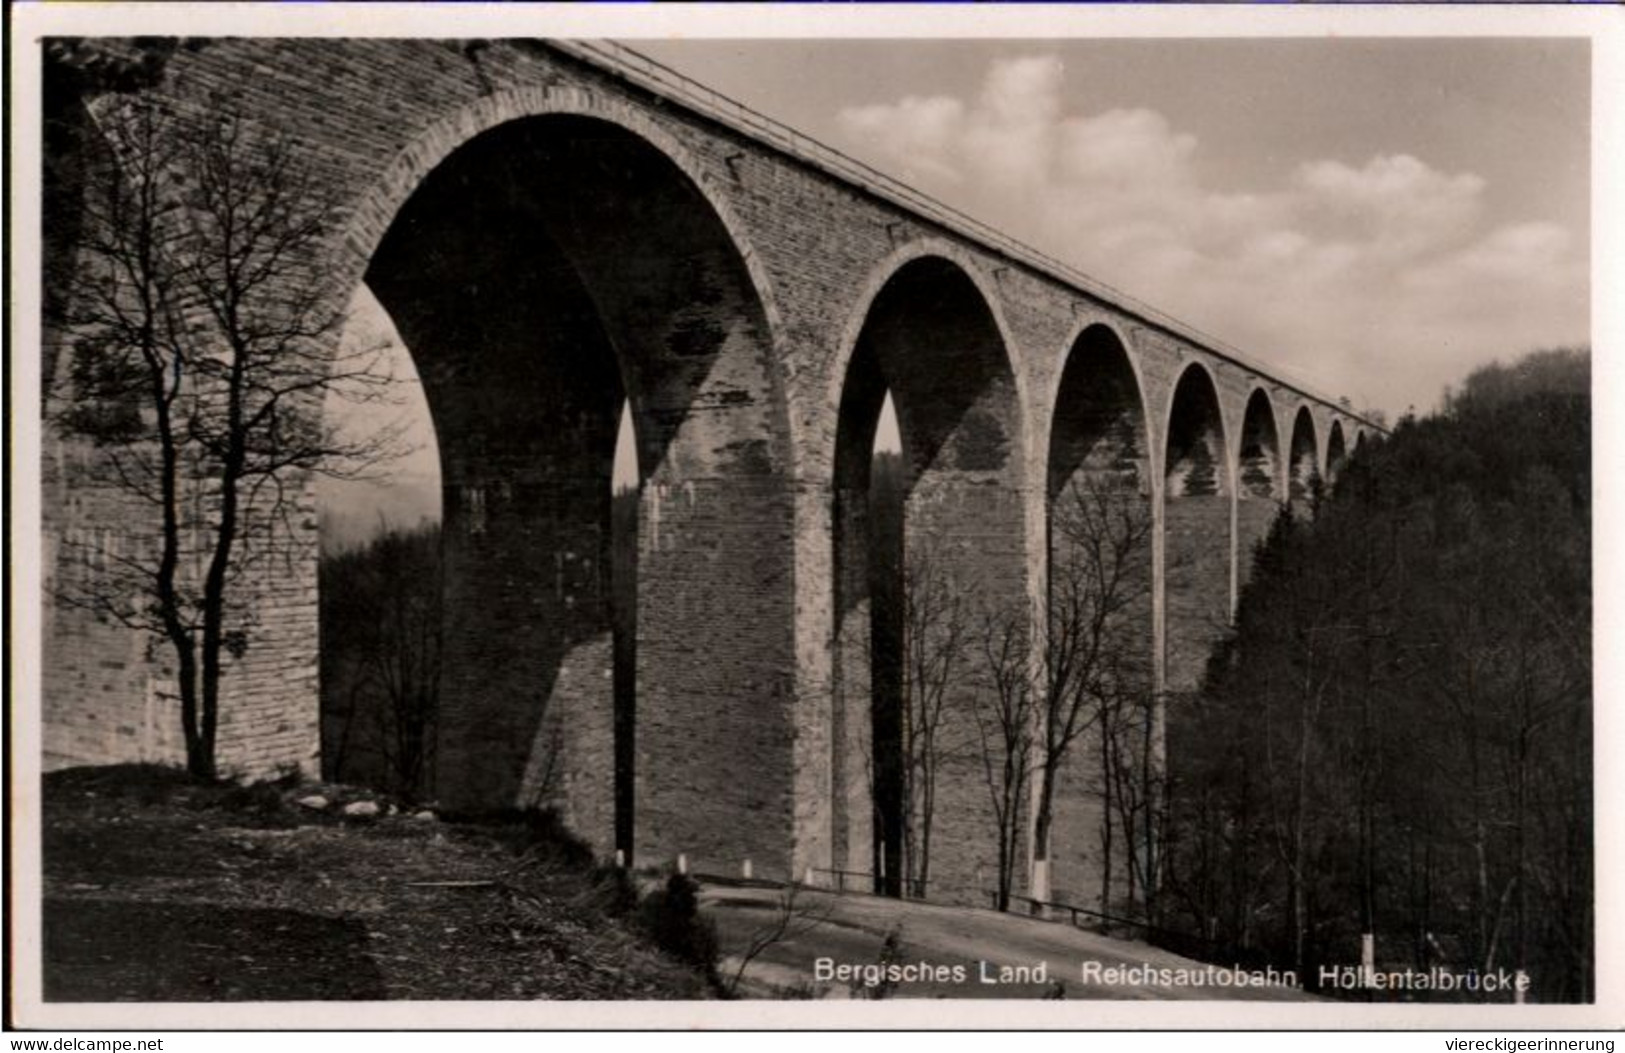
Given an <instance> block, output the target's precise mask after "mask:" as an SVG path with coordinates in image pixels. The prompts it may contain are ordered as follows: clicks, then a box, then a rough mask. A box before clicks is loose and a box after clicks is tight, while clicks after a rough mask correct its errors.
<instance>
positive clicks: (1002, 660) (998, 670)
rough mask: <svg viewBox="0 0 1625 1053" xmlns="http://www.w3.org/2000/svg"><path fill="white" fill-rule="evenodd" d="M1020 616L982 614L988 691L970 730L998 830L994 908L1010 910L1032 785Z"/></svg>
mask: <svg viewBox="0 0 1625 1053" xmlns="http://www.w3.org/2000/svg"><path fill="white" fill-rule="evenodd" d="M1027 625H1028V620H1027V618H1026V617H1025V612H1024V611H1020V610H1017V611H1009V610H1002V611H988V612H985V613H984V615H983V618H982V661H983V668H984V671H985V674H986V676H987V680H988V684H987V688H988V690H986V691H984V692H982V693H981V694H980V696H979V698H978V705H977V710H976V729H977V732H978V734H979V735H980V737H981V744H982V749H981V757H982V772H983V776H984V778H985V779H986V782H987V790H988V796H989V798H990V799H991V801H992V805H993V819H994V823H995V825H996V827H997V829H998V890H997V901H996V906H997V907H998V909H999V910H1009V909H1010V896H1011V894H1012V893H1013V892H1014V891H1015V878H1016V862H1017V857H1018V854H1019V850H1020V847H1021V837H1020V830H1021V828H1020V825H1019V824H1020V822H1021V816H1022V802H1023V801H1024V800H1026V797H1027V792H1028V787H1029V785H1030V784H1031V782H1032V778H1031V775H1032V772H1031V766H1032V750H1033V727H1034V712H1033V711H1034V697H1033V696H1034V693H1035V692H1034V690H1033V689H1034V684H1033V676H1032V635H1031V633H1030V632H1029V631H1028V629H1027Z"/></svg>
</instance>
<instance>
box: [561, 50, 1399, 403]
mask: <svg viewBox="0 0 1625 1053" xmlns="http://www.w3.org/2000/svg"><path fill="white" fill-rule="evenodd" d="M541 43H543V44H545V46H547V47H550V48H553V49H554V50H556V51H561V52H563V53H565V54H566V55H570V56H571V57H573V58H576V59H579V60H581V61H583V62H586V63H588V64H590V65H592V66H595V67H597V68H600V69H603V70H606V71H607V72H609V73H611V74H613V75H616V76H619V77H621V78H623V79H626V80H629V81H631V82H633V83H634V84H637V85H638V86H640V87H642V88H644V89H645V90H647V91H652V92H654V93H655V94H657V95H662V96H665V97H667V98H670V99H673V100H674V101H677V102H680V103H682V104H683V105H684V106H687V107H688V108H690V109H693V110H696V111H698V112H699V113H702V114H704V115H705V116H707V117H710V118H712V119H713V120H717V121H719V122H721V123H723V124H724V125H727V126H729V127H732V128H733V129H734V130H735V131H738V132H743V133H745V134H747V135H749V136H751V137H752V138H754V139H757V140H759V141H762V142H765V143H767V144H768V145H770V146H772V147H774V148H776V149H778V150H780V151H783V152H784V153H787V154H789V155H790V156H792V157H794V158H796V159H798V160H800V161H803V162H805V163H807V164H810V165H813V166H814V167H816V168H819V169H822V170H824V171H825V172H827V173H829V174H831V175H834V176H836V177H837V178H839V179H842V180H844V181H846V182H849V183H854V184H856V185H857V186H859V187H861V188H863V189H865V190H867V191H869V192H871V193H873V194H876V195H878V196H880V197H883V198H886V199H888V200H890V201H891V202H892V203H893V204H896V205H901V206H902V207H904V208H905V209H907V210H909V211H912V212H914V213H917V214H919V215H922V216H925V217H927V218H929V219H931V220H933V221H935V222H936V223H938V224H940V225H942V226H943V227H946V228H947V229H949V230H951V231H954V232H955V233H958V234H961V235H963V236H965V237H968V238H970V239H971V240H973V241H977V242H980V243H981V244H982V245H984V246H986V247H987V248H989V249H992V250H994V251H996V252H998V253H999V254H1001V255H1003V256H1005V257H1006V258H1008V259H1011V260H1013V261H1015V262H1019V263H1022V264H1025V265H1026V266H1028V267H1031V268H1033V269H1035V270H1037V271H1039V272H1040V273H1044V274H1047V275H1049V276H1050V277H1052V278H1055V279H1058V280H1059V281H1061V282H1062V283H1063V284H1066V285H1070V286H1072V287H1073V288H1074V289H1076V290H1077V291H1079V292H1082V293H1084V294H1085V295H1088V296H1091V297H1093V298H1095V299H1097V300H1102V301H1106V302H1108V303H1110V304H1112V305H1114V306H1117V307H1121V308H1123V309H1125V310H1127V311H1128V312H1129V313H1130V314H1133V315H1137V316H1138V317H1139V318H1140V319H1141V320H1142V321H1145V322H1149V323H1151V324H1152V325H1155V326H1157V327H1159V328H1161V329H1164V330H1167V331H1168V332H1171V333H1174V334H1177V335H1179V336H1182V337H1184V338H1185V339H1187V340H1190V341H1191V342H1192V343H1195V344H1197V345H1198V346H1200V347H1202V348H1205V349H1206V350H1208V351H1210V352H1212V353H1214V354H1216V355H1219V356H1220V357H1221V358H1226V359H1229V360H1230V361H1232V362H1234V363H1235V364H1236V365H1239V366H1241V367H1243V368H1245V369H1248V370H1251V371H1252V372H1254V373H1257V374H1259V375H1260V376H1263V377H1267V378H1270V379H1272V380H1279V381H1281V382H1283V383H1286V384H1288V385H1289V386H1291V387H1293V388H1295V389H1297V390H1298V392H1299V393H1301V394H1303V395H1306V396H1308V397H1310V398H1313V399H1316V400H1317V401H1320V402H1322V403H1324V404H1326V405H1327V406H1331V407H1334V408H1336V409H1338V410H1339V412H1342V413H1346V414H1348V415H1349V416H1351V417H1354V418H1355V419H1358V420H1361V421H1363V422H1364V423H1366V424H1368V425H1371V426H1373V427H1375V425H1374V424H1373V423H1372V422H1371V421H1368V420H1365V418H1364V417H1363V416H1362V415H1361V414H1359V413H1357V412H1355V411H1353V410H1350V409H1349V408H1347V407H1346V406H1344V405H1343V404H1342V403H1341V402H1340V401H1339V400H1337V399H1335V398H1332V397H1331V396H1329V395H1327V394H1326V393H1325V392H1322V391H1320V390H1318V389H1317V388H1316V387H1315V386H1314V385H1313V384H1311V383H1310V382H1308V381H1305V380H1303V379H1300V377H1299V376H1296V375H1293V374H1295V372H1296V371H1294V370H1292V369H1290V368H1283V367H1280V366H1266V365H1264V364H1263V363H1262V362H1259V361H1258V360H1257V359H1255V358H1253V357H1252V356H1251V355H1249V354H1247V353H1246V352H1244V351H1242V350H1241V349H1240V348H1238V347H1235V346H1234V345H1232V344H1229V343H1226V342H1225V341H1223V340H1220V339H1219V338H1218V337H1215V336H1212V335H1210V334H1207V333H1204V332H1202V331H1201V330H1200V329H1197V328H1196V327H1195V326H1192V325H1190V324H1189V323H1186V322H1182V321H1180V320H1179V319H1177V318H1174V317H1173V316H1172V315H1168V314H1165V313H1164V312H1162V311H1160V310H1158V309H1157V308H1155V307H1153V306H1151V305H1150V304H1148V303H1146V302H1145V301H1143V300H1140V299H1138V298H1137V297H1134V296H1131V295H1129V294H1128V293H1125V292H1123V291H1122V290H1121V289H1118V288H1116V287H1114V286H1112V285H1109V284H1107V283H1106V282H1103V281H1101V280H1099V279H1098V278H1095V277H1093V276H1092V275H1089V274H1085V273H1084V272H1083V271H1081V270H1079V269H1078V268H1076V267H1074V266H1072V265H1071V264H1068V263H1063V262H1061V261H1060V260H1057V259H1055V258H1054V257H1053V256H1050V255H1047V254H1046V253H1043V252H1040V251H1039V250H1038V249H1035V248H1033V247H1032V246H1030V245H1027V244H1025V243H1023V242H1021V241H1018V240H1016V239H1015V238H1012V237H1011V236H1010V235H1008V234H1006V233H1004V232H1003V231H1000V230H999V229H997V228H996V227H993V226H990V225H988V224H987V223H984V222H982V221H981V220H979V219H977V218H976V217H974V216H971V215H968V214H967V213H964V212H961V211H960V210H959V209H957V208H954V207H953V206H952V205H948V204H945V203H944V202H941V201H938V200H937V199H936V198H934V197H931V196H930V195H928V194H925V193H922V192H921V191H919V190H916V189H914V188H913V187H911V186H909V185H908V184H906V183H903V182H901V181H899V180H897V179H894V178H893V177H891V176H889V175H887V174H885V173H884V172H881V171H879V170H878V169H875V168H872V167H870V166H869V165H867V164H865V163H863V162H862V161H859V160H857V159H856V158H853V157H851V156H849V155H847V154H844V153H842V152H841V151H839V150H837V149H835V148H834V147H832V146H829V145H827V144H825V143H823V142H820V141H819V140H817V139H814V138H812V137H811V136H808V135H805V134H803V133H801V132H798V131H796V130H795V129H794V128H791V127H789V126H788V125H786V124H782V123H780V122H779V121H776V120H774V119H773V118H771V117H769V116H767V115H766V114H764V113H761V112H759V111H757V110H753V109H751V108H750V107H749V106H746V105H745V104H744V103H742V102H739V101H738V100H737V99H732V98H730V97H728V96H726V95H724V94H722V93H721V92H719V91H717V90H716V89H714V88H710V87H707V86H706V85H704V84H701V83H700V82H699V81H696V80H694V79H692V78H690V77H688V76H685V75H684V74H682V73H679V72H677V71H676V70H674V69H672V68H671V67H670V66H667V65H665V64H664V63H661V62H659V61H658V60H656V59H653V58H650V57H649V56H648V55H645V54H643V53H642V52H640V51H637V50H635V49H633V48H630V47H627V46H626V45H625V44H621V43H617V42H615V41H611V40H566V39H556V38H555V39H548V40H546V41H543V42H541Z"/></svg>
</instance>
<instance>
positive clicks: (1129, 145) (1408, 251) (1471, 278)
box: [839, 57, 1588, 410]
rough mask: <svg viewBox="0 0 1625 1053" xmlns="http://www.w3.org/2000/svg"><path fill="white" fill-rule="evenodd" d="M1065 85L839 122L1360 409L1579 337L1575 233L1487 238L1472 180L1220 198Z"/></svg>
mask: <svg viewBox="0 0 1625 1053" xmlns="http://www.w3.org/2000/svg"><path fill="white" fill-rule="evenodd" d="M1062 74H1063V71H1062V68H1061V64H1060V63H1059V62H1058V61H1057V60H1055V59H1053V58H1049V57H1027V58H1019V59H1014V60H1006V61H1000V62H996V63H994V64H993V66H992V67H991V69H990V70H989V71H988V73H987V76H986V79H985V81H984V83H983V86H982V90H981V92H980V93H979V94H978V95H977V97H976V98H974V99H971V100H960V99H955V98H951V97H946V96H938V97H934V98H929V99H920V98H905V99H902V100H900V101H898V102H895V103H881V104H877V105H871V106H864V107H861V108H855V109H849V110H846V111H843V112H842V113H841V114H840V115H839V122H840V126H841V128H842V130H843V132H844V133H845V134H846V135H847V136H848V138H849V139H850V140H851V141H852V143H853V144H854V148H855V149H856V150H857V151H858V152H860V153H863V154H866V155H867V156H868V157H870V158H871V159H872V160H873V161H874V162H875V163H877V164H878V165H879V166H881V167H883V168H887V169H890V170H892V171H894V172H897V173H899V174H901V175H902V176H903V177H904V178H907V179H910V180H912V181H914V182H916V183H917V184H918V185H920V186H921V188H922V189H924V190H926V191H928V192H932V193H936V194H938V195H939V196H942V197H944V198H946V199H947V200H948V201H949V202H950V203H952V204H955V205H958V206H960V207H962V208H965V209H966V210H967V211H970V212H971V213H972V214H975V215H978V216H980V217H982V218H984V219H986V220H988V221H990V222H992V223H994V224H996V225H998V226H1000V227H1001V228H1003V229H1005V230H1007V231H1008V232H1010V233H1011V234H1013V235H1015V236H1016V237H1019V238H1022V239H1023V240H1026V241H1028V242H1030V243H1032V244H1034V245H1035V246H1036V247H1038V248H1040V249H1042V250H1044V251H1046V252H1049V253H1051V254H1052V255H1055V256H1057V257H1058V258H1061V259H1064V260H1066V261H1068V262H1070V263H1073V264H1075V265H1077V266H1078V267H1080V268H1081V269H1083V270H1085V271H1087V272H1089V273H1091V274H1094V275H1096V276H1097V277H1098V278H1100V279H1102V280H1104V281H1107V282H1110V283H1112V284H1114V285H1117V286H1119V287H1120V288H1123V289H1124V290H1125V291H1128V292H1130V293H1132V294H1134V295H1136V296H1138V297H1140V298H1142V299H1144V300H1146V301H1148V302H1150V303H1153V304H1155V305H1157V306H1158V307H1160V308H1162V309H1164V310H1167V311H1168V312H1170V313H1172V314H1174V315H1175V316H1177V317H1180V318H1183V319H1184V320H1186V321H1188V322H1190V323H1192V324H1194V325H1196V326H1198V327H1200V328H1202V329H1204V330H1206V331H1208V332H1211V333H1214V334H1215V335H1217V336H1219V337H1221V338H1224V339H1227V340H1229V341H1231V342H1232V343H1235V344H1237V345H1238V346H1241V347H1243V348H1244V349H1246V350H1248V351H1249V352H1252V353H1253V354H1255V355H1257V356H1258V357H1260V358H1263V359H1265V360H1266V361H1269V362H1272V363H1275V364H1277V365H1279V366H1282V367H1284V368H1285V369H1286V370H1288V371H1293V372H1295V373H1296V374H1297V375H1299V376H1303V377H1305V378H1306V379H1310V380H1311V381H1313V382H1314V383H1316V384H1318V385H1320V386H1322V387H1324V388H1328V389H1332V390H1335V391H1337V392H1339V393H1342V392H1348V393H1350V394H1351V395H1352V396H1353V397H1354V398H1355V399H1356V400H1357V401H1360V400H1364V401H1366V402H1368V403H1370V404H1373V405H1377V406H1381V407H1383V408H1387V409H1390V410H1395V409H1402V408H1403V407H1404V406H1406V405H1407V404H1411V403H1415V404H1418V405H1421V406H1427V405H1431V404H1432V403H1433V401H1434V399H1435V397H1436V395H1437V393H1438V391H1439V389H1440V387H1441V386H1442V385H1443V384H1445V383H1448V382H1450V381H1452V380H1455V379H1458V378H1459V377H1460V376H1461V375H1463V374H1465V372H1466V371H1467V370H1468V369H1469V368H1470V367H1471V365H1473V364H1475V363H1477V362H1479V361H1484V360H1487V359H1490V358H1494V357H1498V356H1506V355H1510V354H1516V353H1518V352H1520V351H1523V350H1528V349H1530V348H1532V347H1535V346H1540V345H1547V344H1552V343H1556V342H1561V341H1572V340H1575V339H1579V338H1583V336H1584V333H1585V325H1586V311H1587V306H1586V305H1587V295H1588V293H1587V284H1586V281H1587V279H1586V271H1585V268H1584V265H1583V262H1582V261H1579V260H1576V259H1575V258H1574V255H1575V250H1574V246H1573V239H1572V237H1571V236H1570V234H1569V232H1567V231H1566V230H1564V229H1563V228H1560V227H1557V226H1555V225H1552V224H1549V223H1538V222H1524V223H1516V224H1511V225H1505V226H1501V227H1494V228H1492V227H1490V226H1489V224H1488V223H1487V222H1486V219H1485V216H1486V212H1487V206H1486V181H1485V179H1484V178H1483V177H1482V176H1480V175H1477V174H1474V173H1466V172H1463V173H1448V172H1443V171H1439V170H1438V169H1436V168H1434V167H1432V166H1430V165H1429V164H1428V163H1427V162H1426V160H1425V159H1422V158H1418V157H1415V156H1412V155H1410V154H1407V153H1399V152H1395V153H1392V154H1388V155H1379V156H1375V157H1371V158H1368V159H1365V160H1364V161H1363V162H1361V163H1357V164H1350V163H1348V162H1347V161H1345V160H1340V159H1310V160H1304V161H1302V162H1300V163H1297V164H1295V165H1293V166H1291V167H1289V168H1286V169H1285V170H1283V171H1282V172H1281V173H1280V174H1279V176H1278V177H1277V179H1276V181H1275V182H1274V183H1273V184H1271V185H1266V186H1258V187H1253V188H1249V189H1247V190H1245V191H1241V192H1237V191H1220V190H1217V189H1215V188H1212V187H1210V186H1207V185H1204V182H1203V180H1202V178H1201V175H1200V168H1199V161H1200V155H1201V150H1202V144H1201V142H1200V140H1199V138H1198V136H1197V135H1196V134H1194V133H1192V132H1190V131H1186V130H1182V129H1178V128H1175V127H1173V126H1172V125H1171V123H1170V122H1169V121H1168V119H1167V118H1166V117H1165V116H1164V115H1162V114H1160V113H1157V112H1155V111H1153V110H1148V109H1111V110H1106V111H1103V112H1099V113H1068V112H1066V111H1065V109H1064V108H1063V106H1062V87H1063V78H1062Z"/></svg>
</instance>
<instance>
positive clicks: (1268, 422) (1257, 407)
mask: <svg viewBox="0 0 1625 1053" xmlns="http://www.w3.org/2000/svg"><path fill="white" fill-rule="evenodd" d="M1237 458H1238V459H1237V464H1236V586H1237V589H1238V591H1239V589H1240V588H1241V586H1243V585H1245V584H1246V583H1247V579H1248V577H1249V576H1251V574H1252V570H1253V550H1254V548H1255V547H1256V546H1257V545H1258V543H1259V542H1260V541H1262V540H1263V538H1264V536H1265V535H1266V534H1268V533H1269V530H1270V524H1271V523H1272V522H1273V521H1274V519H1275V516H1276V513H1277V512H1278V511H1279V510H1280V508H1281V503H1282V497H1283V495H1282V492H1281V491H1282V474H1283V468H1284V465H1283V464H1282V460H1281V445H1280V439H1279V437H1278V436H1277V433H1276V429H1275V410H1274V408H1273V407H1272V406H1271V405H1270V399H1269V396H1268V395H1267V394H1265V392H1264V389H1263V388H1258V389H1256V390H1254V391H1253V393H1252V395H1250V396H1249V397H1248V399H1247V411H1246V413H1245V415H1244V416H1243V418H1242V425H1241V446H1240V448H1239V450H1238V453H1237Z"/></svg>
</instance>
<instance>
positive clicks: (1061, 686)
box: [1033, 473, 1151, 897]
mask: <svg viewBox="0 0 1625 1053" xmlns="http://www.w3.org/2000/svg"><path fill="white" fill-rule="evenodd" d="M1150 536H1151V519H1150V516H1149V515H1147V514H1146V509H1145V502H1144V500H1143V499H1142V498H1141V496H1140V494H1139V492H1138V489H1137V487H1136V486H1135V484H1134V482H1133V480H1132V478H1125V477H1122V476H1120V475H1118V474H1115V473H1112V474H1096V473H1090V474H1087V475H1084V476H1082V477H1081V478H1079V479H1077V480H1075V481H1074V482H1072V483H1071V484H1069V485H1068V486H1066V487H1065V488H1063V489H1062V491H1061V493H1060V494H1059V495H1057V497H1056V499H1055V503H1054V506H1053V508H1052V511H1051V537H1050V546H1051V558H1050V580H1049V604H1048V611H1047V613H1048V617H1047V619H1044V620H1042V622H1041V624H1040V626H1039V633H1040V636H1039V646H1038V648H1037V652H1038V665H1039V669H1038V677H1039V680H1040V682H1039V698H1038V703H1037V711H1038V712H1037V723H1038V731H1037V749H1036V753H1037V771H1036V775H1037V780H1038V783H1037V793H1036V800H1035V802H1034V814H1033V859H1034V863H1035V871H1037V872H1039V873H1040V874H1042V875H1043V877H1041V878H1040V879H1039V881H1038V882H1037V884H1038V885H1039V886H1040V887H1039V888H1038V890H1037V891H1038V892H1039V894H1040V897H1042V896H1043V895H1044V894H1046V893H1047V891H1048V890H1047V887H1044V886H1047V875H1048V868H1049V849H1050V837H1051V832H1052V829H1051V828H1052V826H1053V824H1054V815H1055V792H1056V787H1057V785H1058V782H1059V777H1060V773H1061V771H1062V768H1063V766H1064V765H1065V763H1066V760H1067V758H1068V756H1069V755H1070V754H1071V752H1072V748H1073V746H1074V745H1075V744H1076V743H1077V742H1078V740H1079V739H1080V738H1081V737H1083V735H1084V734H1085V733H1087V732H1088V731H1089V730H1090V729H1091V728H1095V729H1099V728H1100V726H1101V724H1102V713H1103V712H1107V711H1113V708H1114V707H1115V706H1117V705H1118V704H1119V701H1120V700H1121V699H1123V698H1126V697H1129V695H1130V694H1131V693H1133V692H1135V691H1137V690H1140V688H1141V681H1143V679H1144V678H1145V674H1146V670H1145V669H1144V668H1143V663H1139V662H1136V661H1135V660H1134V656H1137V655H1138V654H1139V653H1140V652H1141V651H1144V650H1146V649H1147V644H1146V641H1145V640H1144V639H1143V638H1142V637H1143V636H1144V631H1143V626H1140V625H1138V624H1136V620H1135V619H1134V618H1133V617H1132V614H1133V613H1134V612H1135V610H1136V609H1137V608H1138V607H1140V606H1141V605H1143V604H1144V603H1145V602H1146V601H1147V599H1148V597H1149V593H1150V586H1151V581H1150V563H1149V560H1150V554H1149V553H1150ZM1110 811H1111V809H1110V807H1108V809H1107V812H1108V814H1109V813H1110Z"/></svg>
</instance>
